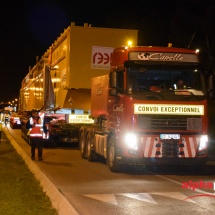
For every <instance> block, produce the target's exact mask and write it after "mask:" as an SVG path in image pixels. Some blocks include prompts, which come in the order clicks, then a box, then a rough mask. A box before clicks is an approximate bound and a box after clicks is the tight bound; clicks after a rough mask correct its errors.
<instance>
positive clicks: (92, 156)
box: [86, 131, 97, 162]
mask: <svg viewBox="0 0 215 215" xmlns="http://www.w3.org/2000/svg"><path fill="white" fill-rule="evenodd" d="M93 141H94V134H93V131H89V132H87V136H86V155H87V160H88V161H90V162H92V161H96V160H97V155H96V153H95V151H94V149H93Z"/></svg>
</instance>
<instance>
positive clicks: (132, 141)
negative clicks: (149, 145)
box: [125, 133, 138, 150]
mask: <svg viewBox="0 0 215 215" xmlns="http://www.w3.org/2000/svg"><path fill="white" fill-rule="evenodd" d="M125 143H126V144H127V146H128V147H129V148H130V149H135V150H137V149H138V147H137V136H136V135H135V134H133V133H127V134H126V135H125Z"/></svg>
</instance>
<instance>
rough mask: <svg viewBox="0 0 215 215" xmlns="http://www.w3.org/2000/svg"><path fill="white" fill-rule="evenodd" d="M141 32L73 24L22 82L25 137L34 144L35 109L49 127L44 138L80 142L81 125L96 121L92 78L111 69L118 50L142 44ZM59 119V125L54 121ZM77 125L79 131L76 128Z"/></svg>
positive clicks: (21, 92)
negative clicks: (30, 125)
mask: <svg viewBox="0 0 215 215" xmlns="http://www.w3.org/2000/svg"><path fill="white" fill-rule="evenodd" d="M137 36H138V31H137V30H129V29H113V28H98V27H92V26H91V25H88V24H87V23H85V24H84V26H76V25H75V23H74V22H72V23H71V25H70V26H69V27H68V28H67V29H65V30H64V32H63V33H62V34H61V35H60V36H59V37H58V38H57V39H56V41H54V43H53V44H52V45H51V46H50V47H49V48H48V50H47V51H46V52H45V53H44V55H43V56H42V57H41V58H40V59H39V57H37V58H36V63H35V66H34V67H33V68H29V71H28V74H27V75H26V76H25V77H24V79H23V81H22V83H21V89H20V97H19V111H20V112H22V113H23V117H22V119H21V130H22V136H23V138H24V139H26V141H28V142H29V138H28V135H27V129H26V128H25V125H26V122H27V119H28V116H26V113H29V111H31V110H32V109H36V110H40V113H41V117H42V118H43V119H44V122H45V124H46V126H47V128H48V134H47V135H45V134H44V141H46V142H48V143H49V145H53V146H55V145H56V144H58V143H59V142H68V143H71V142H74V141H78V138H77V135H74V133H75V134H77V128H79V127H80V125H81V124H89V123H93V120H92V119H91V118H90V117H89V116H90V114H91V78H92V77H95V76H100V75H104V74H108V73H109V69H110V58H111V54H112V52H113V49H114V48H116V47H118V46H121V45H126V44H127V43H128V41H132V42H133V44H134V45H136V44H137ZM50 121H52V122H55V123H53V124H52V123H51V122H50ZM74 129H75V132H74Z"/></svg>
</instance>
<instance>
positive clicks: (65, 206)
mask: <svg viewBox="0 0 215 215" xmlns="http://www.w3.org/2000/svg"><path fill="white" fill-rule="evenodd" d="M2 130H3V131H4V132H5V134H6V136H7V138H8V139H9V141H10V142H11V144H12V145H13V147H14V148H15V149H16V151H17V153H18V154H19V155H20V156H21V157H22V159H23V160H24V161H25V163H26V165H27V166H28V168H29V169H30V171H31V172H32V173H33V174H34V176H35V178H36V179H37V180H38V181H39V182H40V185H41V186H42V188H43V192H44V193H46V195H47V196H48V197H49V198H50V200H51V202H52V206H53V207H54V208H55V209H56V210H57V212H58V214H59V215H78V212H77V211H76V210H75V209H74V208H73V207H72V205H71V204H70V203H69V201H68V200H67V199H66V198H65V197H64V196H63V195H62V194H61V193H60V191H59V190H58V189H57V188H56V187H55V186H54V184H53V183H52V182H51V181H50V180H49V179H48V178H47V177H46V175H45V174H44V173H43V172H42V171H41V170H40V168H39V167H38V166H37V165H36V164H35V162H33V161H32V160H31V159H30V157H29V156H28V155H27V154H26V153H25V151H24V150H23V149H22V148H21V147H20V146H19V144H17V142H16V141H15V140H14V139H13V137H12V136H11V135H10V133H9V131H8V130H6V129H5V128H2Z"/></svg>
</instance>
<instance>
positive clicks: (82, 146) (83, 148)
mask: <svg viewBox="0 0 215 215" xmlns="http://www.w3.org/2000/svg"><path fill="white" fill-rule="evenodd" d="M79 149H80V153H81V157H82V158H86V146H85V132H84V131H83V130H82V131H81V134H80V138H79Z"/></svg>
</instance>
